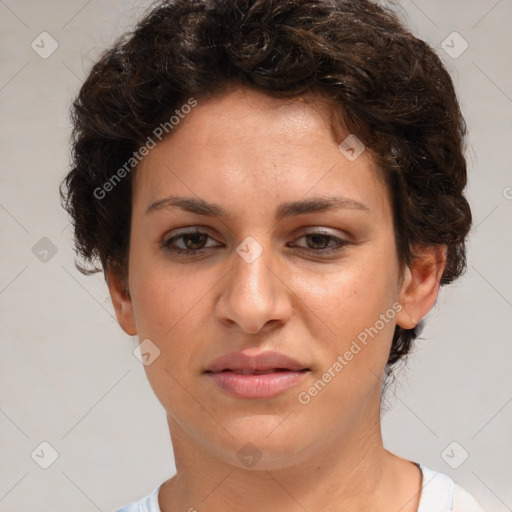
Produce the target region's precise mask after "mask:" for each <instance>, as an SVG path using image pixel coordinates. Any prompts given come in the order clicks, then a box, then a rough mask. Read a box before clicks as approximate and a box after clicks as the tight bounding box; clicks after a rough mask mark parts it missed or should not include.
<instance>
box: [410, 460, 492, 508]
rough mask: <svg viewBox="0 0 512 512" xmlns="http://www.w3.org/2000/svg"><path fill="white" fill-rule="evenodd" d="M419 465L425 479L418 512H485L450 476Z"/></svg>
mask: <svg viewBox="0 0 512 512" xmlns="http://www.w3.org/2000/svg"><path fill="white" fill-rule="evenodd" d="M418 465H419V467H420V469H421V472H422V477H423V481H422V489H421V497H420V506H419V508H418V512H441V511H442V512H485V511H484V509H483V508H482V507H481V506H480V505H479V504H478V502H477V501H476V500H475V498H474V497H473V496H471V494H469V493H468V492H467V491H465V490H464V489H463V488H462V487H460V486H459V485H457V484H456V483H455V482H454V481H453V480H452V479H451V478H450V477H449V476H448V475H445V474H444V473H440V472H438V471H434V470H432V469H429V468H427V467H425V466H423V465H421V464H418Z"/></svg>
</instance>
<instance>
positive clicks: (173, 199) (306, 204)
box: [146, 196, 370, 220]
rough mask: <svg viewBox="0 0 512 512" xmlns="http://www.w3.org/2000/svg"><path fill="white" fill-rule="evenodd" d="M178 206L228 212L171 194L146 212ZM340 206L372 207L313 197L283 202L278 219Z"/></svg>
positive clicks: (215, 214) (221, 214) (210, 214)
mask: <svg viewBox="0 0 512 512" xmlns="http://www.w3.org/2000/svg"><path fill="white" fill-rule="evenodd" d="M169 207H178V208H181V209H182V210H184V211H186V212H190V213H195V214H198V215H204V216H207V217H218V218H220V219H226V218H228V217H229V214H228V212H227V211H226V210H225V209H224V208H223V207H222V206H220V205H219V204H216V203H209V202H207V201H205V200H203V199H198V198H195V197H181V196H169V197H165V198H163V199H158V200H156V201H154V202H152V203H151V204H150V205H149V206H148V207H147V209H146V214H148V213H151V212H154V211H157V210H162V209H163V208H169ZM340 208H346V209H352V210H361V211H365V212H369V211H370V209H369V208H368V206H366V205H365V204H363V203H360V202H358V201H356V200H354V199H350V198H348V197H343V196H334V197H312V198H309V199H303V200H300V201H292V202H287V203H282V204H280V205H279V207H278V209H277V211H276V219H278V220H281V219H285V218H289V217H294V216H297V215H304V214H306V213H314V212H325V211H328V210H335V209H340Z"/></svg>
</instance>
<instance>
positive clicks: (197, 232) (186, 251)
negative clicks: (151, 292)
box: [160, 229, 350, 256]
mask: <svg viewBox="0 0 512 512" xmlns="http://www.w3.org/2000/svg"><path fill="white" fill-rule="evenodd" d="M188 235H206V236H207V237H208V238H212V237H210V235H208V233H205V232H204V231H201V230H199V229H196V230H194V231H187V232H185V233H181V234H178V235H174V236H172V237H170V238H167V239H164V240H162V242H161V244H160V246H161V247H162V249H164V250H165V251H166V252H169V253H173V254H178V255H184V256H185V255H192V254H193V255H198V254H202V253H203V252H204V251H207V250H208V249H210V247H203V248H201V249H180V248H177V247H172V246H171V244H172V243H174V242H175V241H176V240H179V239H181V238H183V237H185V236H188ZM315 235H321V236H324V237H327V238H329V239H332V240H335V241H337V242H338V243H337V244H336V245H335V246H332V247H329V248H323V249H314V248H309V247H301V249H309V250H311V251H313V252H314V253H316V254H320V255H323V254H332V253H336V252H339V251H341V250H342V249H343V248H344V246H345V245H348V244H349V243H350V242H348V241H347V240H344V239H342V238H338V237H335V236H334V235H331V234H329V233H324V232H322V231H313V232H311V233H306V234H304V235H302V236H301V237H299V239H300V238H304V237H307V236H315Z"/></svg>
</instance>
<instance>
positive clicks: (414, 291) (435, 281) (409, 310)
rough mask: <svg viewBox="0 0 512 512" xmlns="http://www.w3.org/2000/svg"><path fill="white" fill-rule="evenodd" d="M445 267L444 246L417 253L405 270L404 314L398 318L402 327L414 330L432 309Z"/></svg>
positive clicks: (403, 283) (400, 314)
mask: <svg viewBox="0 0 512 512" xmlns="http://www.w3.org/2000/svg"><path fill="white" fill-rule="evenodd" d="M445 266H446V246H445V245H436V246H426V247H420V248H417V249H416V253H415V255H414V259H413V261H412V262H411V264H410V265H409V267H407V268H406V269H405V272H404V278H403V281H402V285H401V289H400V304H401V305H402V310H401V311H400V312H398V313H397V316H396V322H397V324H398V325H399V326H400V327H402V328H404V329H413V328H414V327H416V325H417V324H418V322H419V321H420V320H421V319H422V318H424V317H425V316H426V315H427V314H428V312H429V311H430V310H431V309H432V307H433V306H434V304H435V302H436V299H437V294H438V292H439V285H440V281H441V276H442V275H443V271H444V268H445Z"/></svg>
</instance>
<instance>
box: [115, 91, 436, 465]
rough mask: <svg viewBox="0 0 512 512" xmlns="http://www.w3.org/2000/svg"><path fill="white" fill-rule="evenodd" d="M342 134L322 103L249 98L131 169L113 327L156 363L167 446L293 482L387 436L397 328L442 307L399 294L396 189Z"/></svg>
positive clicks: (206, 110) (224, 100) (190, 122)
mask: <svg viewBox="0 0 512 512" xmlns="http://www.w3.org/2000/svg"><path fill="white" fill-rule="evenodd" d="M348 135H349V134H348V133H344V134H343V133H341V132H340V135H334V132H333V129H332V125H331V123H330V120H329V109H328V107H320V106H319V103H318V101H317V102H316V106H313V105H311V104H308V103H307V102H303V101H289V100H276V99H271V98H269V97H267V96H265V95H263V94H261V93H257V92H254V91H250V90H248V89H244V88H240V89H235V90H232V91H230V92H229V93H226V94H224V95H223V96H219V97H216V98H210V99H208V100H204V101H199V102H198V105H197V106H196V107H194V108H193V109H192V111H191V112H190V113H189V114H188V115H187V116H186V117H185V118H184V119H182V120H181V121H180V124H179V126H177V127H176V129H175V131H174V132H173V133H172V135H171V136H170V137H168V138H167V139H164V141H162V142H160V143H159V144H158V145H157V146H156V147H155V148H154V149H152V150H151V151H150V152H149V154H148V155H147V156H146V157H145V158H144V160H143V161H142V162H141V164H140V165H139V168H138V169H137V174H136V176H135V179H134V193H133V210H132V219H131V222H132V224H131V241H130V250H129V268H128V288H129V291H130V295H129V297H128V296H126V297H123V296H121V294H120V292H119V290H117V291H116V283H115V280H114V278H112V276H111V278H110V279H109V286H110V289H111V293H112V297H113V301H114V306H115V308H116V313H117V315H118V319H119V322H120V323H121V325H122V327H123V328H124V329H125V331H126V332H128V333H130V334H135V333H137V334H138V337H139V340H140V341H141V342H142V341H143V340H146V339H149V340H150V341H151V345H150V346H151V347H153V346H156V347H157V348H158V350H159V351H160V355H159V356H158V357H157V358H156V359H154V361H153V362H152V363H151V364H149V365H147V366H145V367H144V368H145V370H146V373H147V377H148V379H149V382H150V384H151V386H152V388H153V390H154V392H155V394H156V396H157V397H158V399H159V400H160V402H161V403H162V405H163V406H164V408H165V409H166V411H167V415H168V418H169V425H170V426H171V434H172V433H173V430H174V433H175V435H176V436H177V437H181V438H186V439H187V442H188V443H190V444H192V445H195V446H199V447H201V449H202V450H205V451H206V452H208V453H209V454H211V455H212V456H215V457H220V458H222V459H223V460H225V461H228V462H229V463H231V464H234V465H238V466H241V465H242V463H243V461H241V459H240V458H239V457H238V456H237V453H238V452H239V450H240V449H242V451H243V450H255V451H257V452H258V453H261V454H263V458H262V461H261V463H260V465H259V466H258V468H259V469H260V468H262V467H266V468H269V469H270V468H277V467H284V466H286V465H290V464H293V463H294V462H297V461H299V460H301V459H306V458H307V457H308V456H309V455H311V454H313V453H318V452H322V451H325V450H327V449H328V446H329V445H331V444H332V442H333V441H334V440H340V442H348V440H349V439H352V438H354V436H356V435H357V433H358V432H361V431H367V430H368V429H369V428H371V427H370V426H372V425H375V424H376V423H377V424H378V416H379V403H380V393H381V385H382V380H381V378H382V374H383V371H384V368H385V365H386V361H387V357H388V354H389V350H390V346H391V340H392V337H393V332H394V328H395V325H396V324H397V323H399V324H401V325H402V326H403V327H406V328H410V327H412V326H414V325H415V323H416V320H415V319H414V317H416V318H418V319H419V318H421V316H422V314H423V313H424V312H425V311H427V310H428V309H430V306H431V305H432V303H433V301H434V300H435V292H436V291H437V288H436V286H435V285H433V286H432V290H433V292H432V293H433V295H432V293H430V295H428V296H427V294H426V293H424V295H425V296H422V297H420V298H421V300H419V295H418V293H419V292H418V290H417V288H416V293H417V295H415V296H414V297H413V298H412V299H411V298H410V297H411V296H412V295H414V294H412V295H411V290H412V288H413V287H414V284H415V283H418V282H420V281H422V283H423V285H425V279H426V277H425V276H427V273H419V274H418V275H417V277H416V278H415V277H414V275H415V274H414V272H411V271H410V270H409V269H406V272H405V273H404V276H405V277H404V279H401V277H402V276H401V273H400V268H399V265H398V261H397V256H396V246H395V239H394V233H393V220H392V209H391V200H390V195H389V192H388V190H387V188H386V186H385V185H384V184H383V183H382V182H381V181H380V179H379V178H378V175H377V172H376V171H375V169H374V168H373V167H372V162H371V160H370V157H369V155H368V152H367V151H363V153H362V154H361V155H360V156H359V157H357V158H356V159H355V160H354V159H353V158H347V156H346V155H347V154H348V155H349V156H352V155H351V153H350V152H349V153H346V152H345V153H344V152H342V151H340V149H339V148H338V146H339V145H340V143H341V142H342V141H343V140H344V138H345V137H347V136H348ZM170 198H171V199H170ZM185 198H186V199H190V201H188V202H185V201H182V202H181V206H180V205H176V204H175V203H176V200H179V199H185ZM320 200H322V201H323V202H322V201H320ZM315 201H316V202H315ZM178 202H179V201H178ZM211 205H213V206H211ZM185 251H187V252H185ZM428 275H430V274H428ZM431 282H432V283H434V282H435V279H434V280H431ZM408 301H409V302H408ZM415 301H416V302H415ZM399 304H402V305H401V306H400V305H399ZM146 343H147V342H146ZM233 353H234V354H235V356H234V357H233V358H232V357H230V356H228V358H227V359H226V358H224V359H221V360H220V361H217V360H218V358H222V357H223V356H226V355H229V354H233ZM269 353H274V354H273V355H271V356H270V357H266V356H268V355H269ZM275 353H278V354H280V355H283V356H286V357H288V358H290V359H292V360H293V361H292V362H290V361H289V360H286V361H285V360H283V359H279V356H276V355H275ZM261 354H264V355H263V357H261V358H258V357H255V356H259V355H261ZM265 354H266V356H265ZM244 356H245V357H244ZM244 365H245V366H244ZM265 365H266V366H265ZM242 367H243V368H250V369H251V371H249V374H247V375H240V372H241V371H242ZM278 368H280V369H279V370H278ZM223 370H224V371H223ZM243 373H247V372H243ZM262 373H265V374H266V375H261V374H262ZM258 374H260V375H258ZM247 443H252V445H254V447H255V448H254V447H251V448H247V447H245V448H243V447H244V446H245V445H246V444H247ZM252 445H251V446H252Z"/></svg>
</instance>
